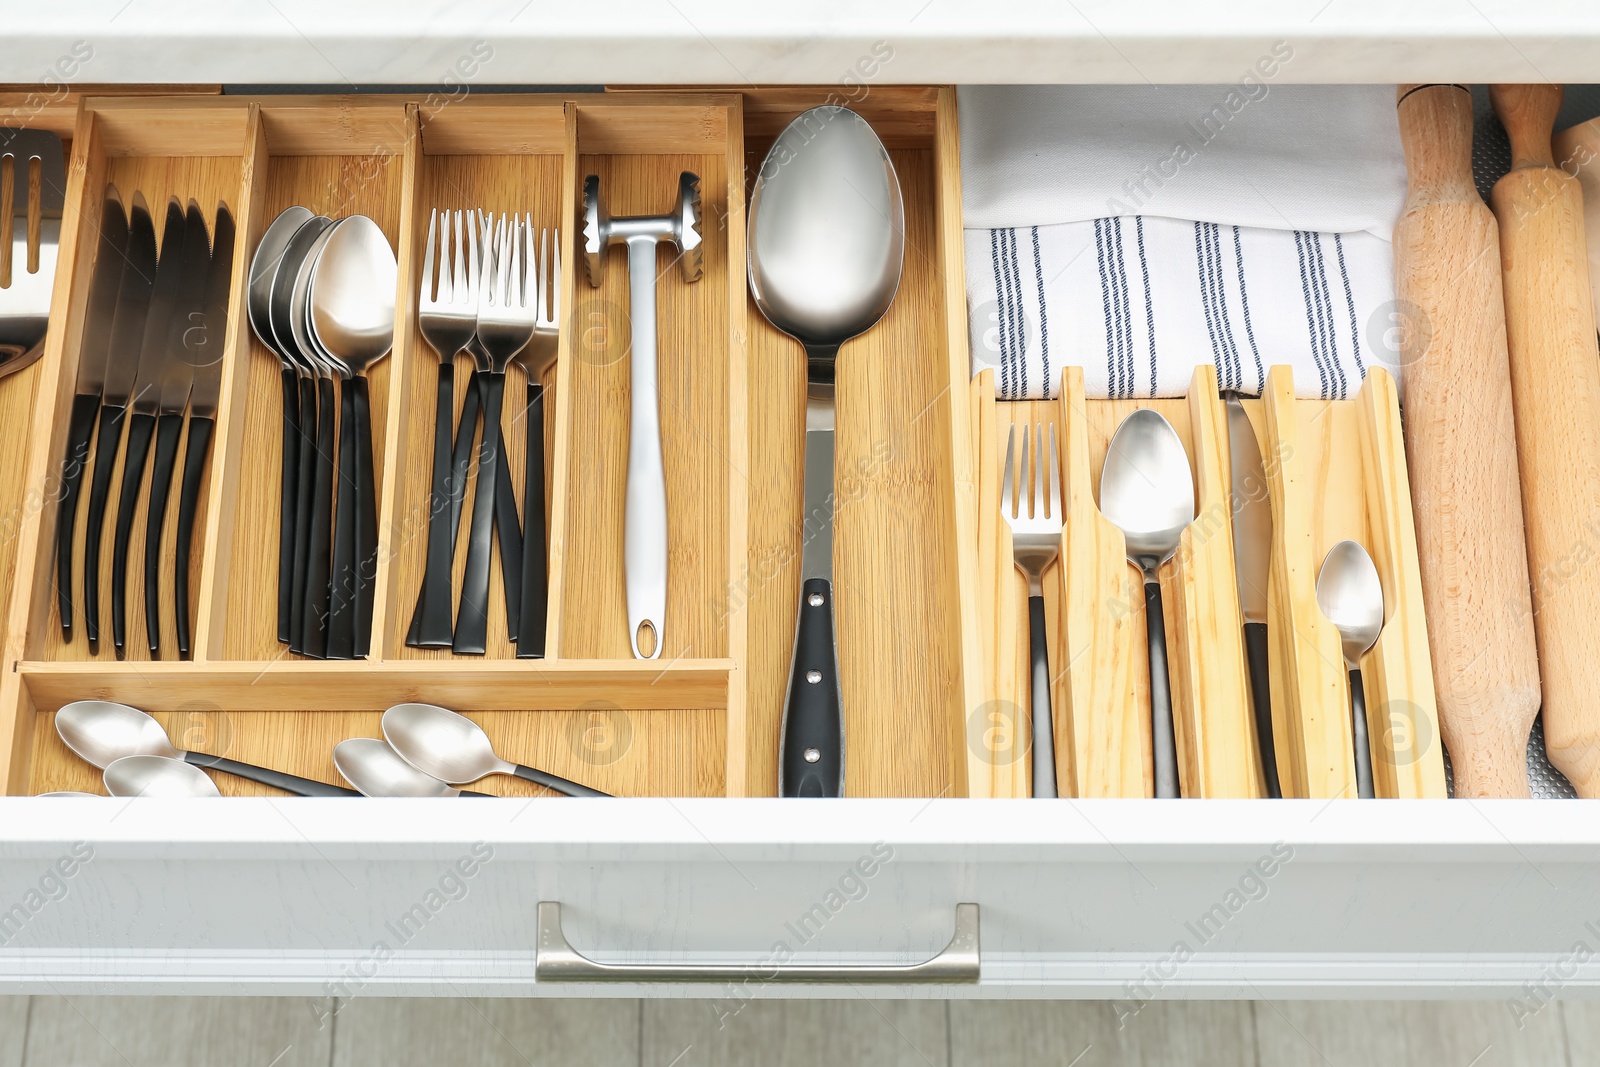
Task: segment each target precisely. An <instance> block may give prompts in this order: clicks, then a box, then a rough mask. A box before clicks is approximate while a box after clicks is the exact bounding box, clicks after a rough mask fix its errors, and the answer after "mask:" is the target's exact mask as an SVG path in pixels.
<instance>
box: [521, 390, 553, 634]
mask: <svg viewBox="0 0 1600 1067" xmlns="http://www.w3.org/2000/svg"><path fill="white" fill-rule="evenodd" d="M523 418H524V419H526V420H527V423H528V459H527V467H526V468H525V469H524V471H523V479H522V514H523V516H524V517H523V520H522V604H521V608H522V616H521V620H522V626H521V627H520V628H519V629H518V631H517V658H518V659H543V658H544V642H545V622H546V620H545V616H546V615H548V614H549V611H550V569H549V568H550V555H549V552H550V550H549V546H548V545H547V544H546V543H545V529H544V521H545V520H544V386H542V385H540V384H539V382H538V381H537V380H536V379H534V378H533V377H531V376H530V377H529V378H528V410H527V413H526V414H525V415H524V416H523Z"/></svg>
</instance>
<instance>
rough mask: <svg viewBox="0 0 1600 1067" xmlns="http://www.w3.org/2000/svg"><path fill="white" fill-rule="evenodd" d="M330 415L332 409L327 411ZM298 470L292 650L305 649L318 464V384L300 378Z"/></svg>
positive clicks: (290, 647) (290, 620)
mask: <svg viewBox="0 0 1600 1067" xmlns="http://www.w3.org/2000/svg"><path fill="white" fill-rule="evenodd" d="M327 415H328V417H329V418H332V417H333V412H331V411H329V412H328V413H327ZM297 459H298V460H299V470H298V471H297V472H296V474H295V494H294V495H295V501H294V574H293V576H292V579H291V585H290V591H289V651H291V652H296V653H301V652H304V651H305V632H306V627H305V618H306V559H307V557H308V555H309V554H310V547H311V494H312V490H313V489H314V488H315V486H314V485H313V478H314V476H315V473H316V466H317V383H316V381H315V380H314V379H312V378H304V377H303V378H301V379H300V448H299V456H298V457H297Z"/></svg>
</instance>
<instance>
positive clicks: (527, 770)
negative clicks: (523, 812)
mask: <svg viewBox="0 0 1600 1067" xmlns="http://www.w3.org/2000/svg"><path fill="white" fill-rule="evenodd" d="M473 510H474V511H476V510H477V508H473ZM513 766H514V768H515V769H514V770H513V771H512V773H513V774H515V775H516V776H517V777H518V778H521V779H522V780H523V781H525V782H532V783H534V784H535V785H542V786H544V787H545V788H546V789H554V790H555V791H556V792H557V793H560V794H562V795H563V796H569V797H608V796H610V795H611V794H610V793H602V792H600V790H598V789H590V788H589V787H588V786H586V785H579V784H578V783H577V782H574V781H572V780H571V779H570V778H563V777H561V776H560V775H559V774H551V773H550V772H549V771H541V770H538V769H537V768H534V767H524V766H523V765H522V764H520V763H518V764H514V765H513Z"/></svg>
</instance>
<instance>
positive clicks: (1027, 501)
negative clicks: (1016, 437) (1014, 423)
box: [1017, 423, 1034, 519]
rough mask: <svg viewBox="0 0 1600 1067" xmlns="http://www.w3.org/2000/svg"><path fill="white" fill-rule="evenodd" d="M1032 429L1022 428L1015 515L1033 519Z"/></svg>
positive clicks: (1028, 427) (1026, 425) (1026, 426)
mask: <svg viewBox="0 0 1600 1067" xmlns="http://www.w3.org/2000/svg"><path fill="white" fill-rule="evenodd" d="M1032 445H1033V427H1032V426H1030V425H1028V424H1026V423H1024V424H1023V426H1022V460H1021V462H1020V463H1019V464H1018V466H1017V486H1018V493H1017V495H1018V500H1017V514H1018V515H1019V516H1021V515H1026V516H1027V517H1028V518H1030V519H1031V518H1033V514H1034V504H1033V464H1032V463H1031V462H1030V460H1031V459H1032V458H1033V448H1032Z"/></svg>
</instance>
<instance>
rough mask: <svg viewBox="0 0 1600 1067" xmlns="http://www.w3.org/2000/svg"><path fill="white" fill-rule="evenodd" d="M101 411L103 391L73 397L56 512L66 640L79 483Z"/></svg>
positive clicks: (59, 610) (59, 604)
mask: <svg viewBox="0 0 1600 1067" xmlns="http://www.w3.org/2000/svg"><path fill="white" fill-rule="evenodd" d="M98 414H100V394H99V393H79V394H78V395H77V396H75V397H73V398H72V421H71V423H70V424H69V426H68V429H67V456H66V458H65V459H64V460H62V462H61V510H60V511H59V512H58V513H57V514H56V614H57V615H59V616H60V617H61V639H62V640H63V641H71V640H72V535H73V533H74V532H75V527H76V526H77V521H78V486H79V485H80V484H82V482H83V468H84V467H85V466H87V465H88V463H89V438H90V437H91V436H92V435H93V434H94V421H95V416H97V415H98Z"/></svg>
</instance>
